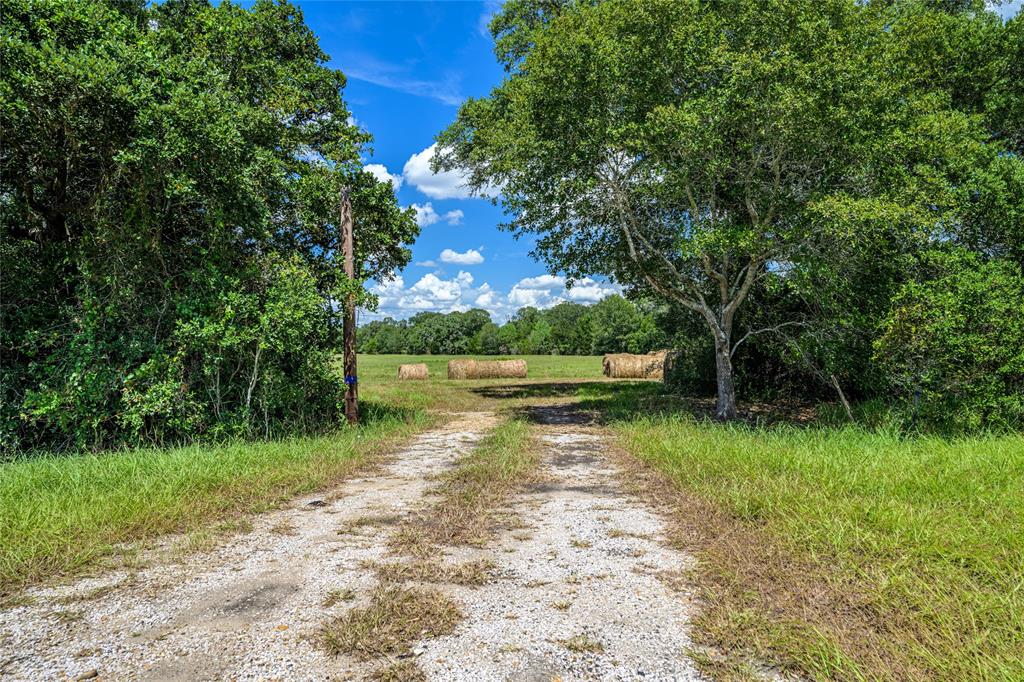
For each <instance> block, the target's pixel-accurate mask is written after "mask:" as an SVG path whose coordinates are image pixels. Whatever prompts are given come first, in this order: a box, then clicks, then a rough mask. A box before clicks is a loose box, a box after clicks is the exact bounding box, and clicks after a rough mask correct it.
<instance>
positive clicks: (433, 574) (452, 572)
mask: <svg viewBox="0 0 1024 682" xmlns="http://www.w3.org/2000/svg"><path fill="white" fill-rule="evenodd" d="M366 568H369V569H372V570H374V571H376V572H377V575H378V576H379V577H380V579H381V580H382V581H385V582H403V581H413V582H420V583H447V584H450V585H484V584H486V583H487V581H488V580H489V579H490V577H491V575H492V573H493V571H494V562H493V561H491V560H490V559H475V560H473V561H465V562H463V563H460V564H446V563H442V562H439V561H432V560H424V559H421V560H417V561H412V562H392V563H378V562H368V563H367V564H366Z"/></svg>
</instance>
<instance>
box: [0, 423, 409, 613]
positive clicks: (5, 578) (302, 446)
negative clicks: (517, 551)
mask: <svg viewBox="0 0 1024 682" xmlns="http://www.w3.org/2000/svg"><path fill="white" fill-rule="evenodd" d="M421 423H422V417H417V418H416V419H414V420H412V421H411V422H410V421H406V420H404V419H400V418H398V417H387V418H383V419H380V420H378V421H373V422H371V423H370V424H368V425H366V426H362V427H359V428H356V429H345V430H342V431H339V432H338V433H335V434H332V435H327V436H321V437H311V438H294V439H287V440H281V441H272V442H264V443H249V442H238V443H228V444H222V445H196V446H190V447H180V448H173V449H162V450H156V449H140V450H129V451H120V452H110V453H106V454H82V455H61V456H56V455H53V456H47V455H41V456H34V457H30V458H23V459H19V460H15V461H11V462H6V463H0V594H2V593H4V592H9V591H10V590H12V589H14V588H16V587H18V586H20V585H24V584H26V583H30V582H33V581H36V580H39V579H42V578H46V577H50V576H54V575H58V574H66V573H72V572H75V571H78V570H80V569H82V568H83V567H85V566H88V565H90V564H92V563H94V562H95V561H96V560H98V559H100V558H102V557H104V556H108V555H110V554H111V553H112V552H114V550H115V548H116V546H117V545H119V544H121V543H126V542H132V541H138V540H144V539H147V538H152V537H154V536H156V535H158V534H161V533H166V532H171V531H194V530H197V529H201V528H204V527H207V526H209V525H210V524H211V523H214V522H217V521H221V520H224V519H226V518H229V517H234V516H237V515H239V514H244V513H248V512H258V511H261V510H265V509H267V508H270V507H273V506H275V505H276V504H279V503H280V502H282V501H283V500H286V499H288V498H289V497H291V496H294V495H296V494H301V493H304V492H308V491H311V490H315V489H318V488H321V487H323V486H325V485H327V484H329V483H331V482H332V481H335V480H337V479H338V478H339V477H340V476H342V475H343V474H345V473H346V472H348V471H350V470H351V469H352V468H354V467H355V466H357V465H359V464H360V463H362V462H363V461H364V460H365V459H366V458H367V457H368V456H369V455H370V454H371V453H372V451H373V449H374V448H375V447H376V446H380V445H382V444H383V443H385V442H387V441H389V440H391V439H394V438H397V437H401V436H403V435H407V434H408V433H410V432H411V431H412V430H413V429H415V428H417V426H419V425H421Z"/></svg>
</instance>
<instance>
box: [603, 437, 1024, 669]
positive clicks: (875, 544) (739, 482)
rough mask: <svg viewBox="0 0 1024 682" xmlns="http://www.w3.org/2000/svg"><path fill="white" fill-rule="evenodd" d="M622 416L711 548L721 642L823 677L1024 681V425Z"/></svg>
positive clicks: (702, 628)
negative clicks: (982, 431) (998, 427)
mask: <svg viewBox="0 0 1024 682" xmlns="http://www.w3.org/2000/svg"><path fill="white" fill-rule="evenodd" d="M616 428H617V430H618V431H619V433H620V434H621V436H622V440H623V442H624V444H625V445H626V447H627V448H628V450H629V451H630V452H631V453H633V454H634V455H635V456H636V457H637V458H638V459H639V460H640V461H641V462H643V463H646V464H647V465H649V467H650V469H648V471H650V470H651V469H653V471H654V472H657V473H656V475H655V478H657V479H658V481H660V482H662V483H664V484H665V486H664V487H666V488H668V489H669V492H668V493H667V494H665V495H663V496H662V497H661V498H660V501H661V502H662V503H665V502H666V501H668V503H669V504H671V505H674V506H675V507H676V509H675V512H676V515H675V517H676V518H677V519H678V521H679V523H678V525H677V527H676V529H675V532H676V534H677V538H678V539H679V540H680V542H682V543H683V544H685V545H686V546H687V547H688V548H689V549H691V550H693V549H694V548H696V550H697V553H698V555H699V557H700V559H701V560H702V562H701V563H702V570H701V571H700V572H699V573H700V574H701V577H700V578H699V579H700V580H701V581H702V583H703V584H702V587H703V588H704V590H703V592H704V598H705V604H706V610H705V612H704V613H703V614H702V616H701V617H700V618H699V621H698V623H697V625H698V630H699V632H698V636H700V637H702V638H703V640H704V643H706V644H712V645H717V646H718V647H719V648H720V649H722V650H725V651H730V650H739V649H746V650H748V651H753V653H755V654H756V655H758V656H760V657H762V658H765V659H768V660H774V661H776V662H778V663H781V664H783V665H784V666H785V667H786V668H788V669H791V670H796V671H799V672H802V673H804V674H806V675H808V676H810V677H811V678H813V679H840V680H842V679H848V680H863V679H892V680H904V679H921V680H924V679H946V680H1019V679H1022V678H1024V533H1021V522H1022V520H1024V437H1022V436H1020V435H1016V436H1013V435H1008V436H980V437H973V438H961V439H957V440H946V439H942V438H937V437H923V436H921V437H900V436H897V435H894V434H887V433H880V432H869V431H866V430H863V429H859V428H852V427H849V428H842V429H822V428H796V427H774V428H769V429H757V428H752V427H747V426H723V425H719V424H713V423H710V422H705V421H697V420H694V419H692V418H686V417H657V418H651V417H641V418H638V419H629V420H622V421H619V422H617V424H616ZM639 475H641V476H642V475H643V474H642V473H640V474H639ZM645 485H647V486H651V485H652V482H651V481H648V482H647V483H646V484H645ZM672 491H674V492H672Z"/></svg>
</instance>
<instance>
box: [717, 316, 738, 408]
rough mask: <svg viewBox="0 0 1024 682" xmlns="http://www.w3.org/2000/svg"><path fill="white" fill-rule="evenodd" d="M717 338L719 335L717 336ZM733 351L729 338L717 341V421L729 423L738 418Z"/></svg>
mask: <svg viewBox="0 0 1024 682" xmlns="http://www.w3.org/2000/svg"><path fill="white" fill-rule="evenodd" d="M716 336H717V335H716ZM731 356H732V349H731V347H730V344H729V339H728V338H727V337H725V338H723V337H722V336H718V338H716V339H715V374H716V378H717V382H718V402H717V404H716V405H715V419H718V420H720V421H729V420H731V419H735V418H736V386H735V384H734V383H733V379H732V357H731Z"/></svg>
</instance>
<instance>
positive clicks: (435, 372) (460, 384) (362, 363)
mask: <svg viewBox="0 0 1024 682" xmlns="http://www.w3.org/2000/svg"><path fill="white" fill-rule="evenodd" d="M513 357H515V358H523V359H525V360H526V363H527V376H526V379H462V380H449V379H448V372H447V366H448V361H449V360H454V359H477V360H507V359H511V358H513ZM421 362H422V363H425V364H426V365H427V367H428V368H429V370H430V378H429V379H427V380H425V381H398V379H397V377H398V366H399V365H401V364H414V363H421ZM582 380H605V379H604V377H603V376H602V374H601V356H599V355H584V356H569V355H517V356H487V355H360V356H359V381H360V398H362V399H368V400H372V401H379V402H381V403H385V404H387V405H391V406H395V407H401V408H403V409H444V410H466V409H481V407H482V406H484V405H487V406H490V407H495V406H497V405H498V404H499V403H501V404H507V402H508V401H507V400H506V401H495V400H493V399H492V398H490V397H489V395H488V393H487V392H486V391H480V390H474V389H481V388H487V387H491V386H507V385H509V384H517V385H518V384H530V383H538V382H539V383H551V382H561V381H566V382H570V381H582Z"/></svg>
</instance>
